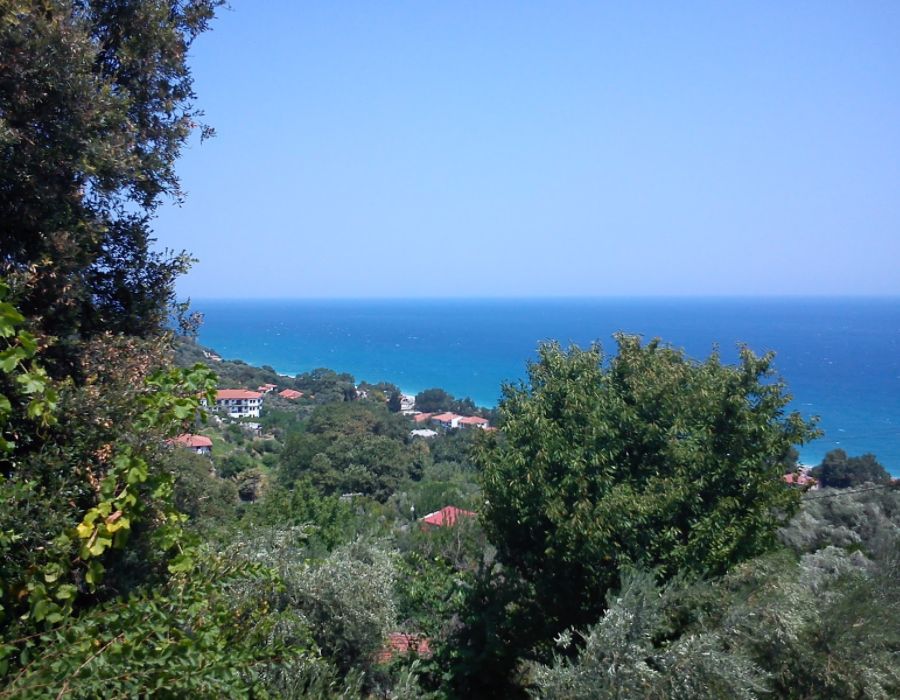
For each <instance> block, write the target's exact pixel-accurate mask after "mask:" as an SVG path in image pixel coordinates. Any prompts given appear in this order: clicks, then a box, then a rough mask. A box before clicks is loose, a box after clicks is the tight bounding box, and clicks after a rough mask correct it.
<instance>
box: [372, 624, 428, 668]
mask: <svg viewBox="0 0 900 700" xmlns="http://www.w3.org/2000/svg"><path fill="white" fill-rule="evenodd" d="M409 653H413V654H416V655H418V656H431V645H430V644H429V642H428V637H426V636H424V635H421V634H407V633H406V632H391V633H390V634H389V635H388V638H387V641H386V643H385V645H384V647H383V648H382V649H381V651H379V652H378V653H377V654H376V655H375V660H376V661H377V662H378V663H382V664H386V663H387V662H389V661H390V660H391V659H392V658H394V657H395V656H397V655H398V654H409Z"/></svg>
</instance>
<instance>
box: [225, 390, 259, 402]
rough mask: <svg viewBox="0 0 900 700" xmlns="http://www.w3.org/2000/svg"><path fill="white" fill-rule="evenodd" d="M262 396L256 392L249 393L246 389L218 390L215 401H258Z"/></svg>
mask: <svg viewBox="0 0 900 700" xmlns="http://www.w3.org/2000/svg"><path fill="white" fill-rule="evenodd" d="M259 398H262V394H260V393H259V392H258V391H249V390H248V389H219V390H218V391H217V392H216V401H221V400H222V399H259Z"/></svg>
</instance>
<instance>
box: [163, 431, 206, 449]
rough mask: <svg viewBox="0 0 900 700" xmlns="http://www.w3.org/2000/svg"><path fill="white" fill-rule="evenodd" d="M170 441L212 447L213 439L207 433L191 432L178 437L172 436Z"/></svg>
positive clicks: (185, 444)
mask: <svg viewBox="0 0 900 700" xmlns="http://www.w3.org/2000/svg"><path fill="white" fill-rule="evenodd" d="M170 442H174V443H177V444H179V445H184V446H185V447H212V440H210V439H209V438H208V437H206V436H205V435H192V434H191V433H185V434H184V435H179V436H178V437H177V438H172V440H170Z"/></svg>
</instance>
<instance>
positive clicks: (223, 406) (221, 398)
mask: <svg viewBox="0 0 900 700" xmlns="http://www.w3.org/2000/svg"><path fill="white" fill-rule="evenodd" d="M262 396H263V395H262V394H260V393H259V392H258V391H248V390H247V389H219V390H218V391H217V392H216V411H218V412H219V413H225V414H227V415H229V416H231V417H232V418H259V410H260V409H261V408H262V403H263V399H262ZM201 403H202V404H203V405H206V402H205V401H201Z"/></svg>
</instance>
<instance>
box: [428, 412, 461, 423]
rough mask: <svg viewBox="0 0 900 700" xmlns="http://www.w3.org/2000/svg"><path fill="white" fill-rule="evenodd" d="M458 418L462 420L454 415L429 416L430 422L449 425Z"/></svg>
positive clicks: (439, 414)
mask: <svg viewBox="0 0 900 700" xmlns="http://www.w3.org/2000/svg"><path fill="white" fill-rule="evenodd" d="M458 418H462V416H458V415H457V414H455V413H438V414H437V415H434V416H431V420H436V421H437V422H438V423H450V422H451V421H454V420H456V419H458Z"/></svg>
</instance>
